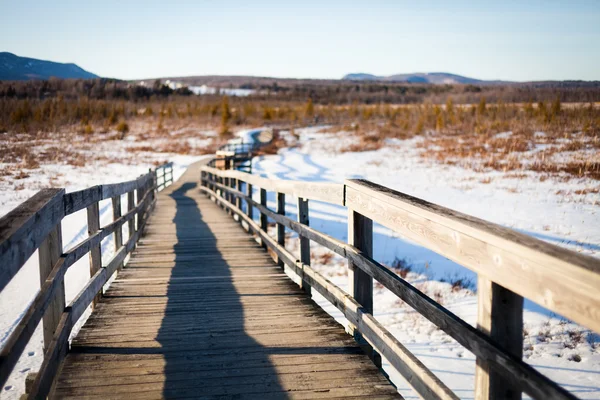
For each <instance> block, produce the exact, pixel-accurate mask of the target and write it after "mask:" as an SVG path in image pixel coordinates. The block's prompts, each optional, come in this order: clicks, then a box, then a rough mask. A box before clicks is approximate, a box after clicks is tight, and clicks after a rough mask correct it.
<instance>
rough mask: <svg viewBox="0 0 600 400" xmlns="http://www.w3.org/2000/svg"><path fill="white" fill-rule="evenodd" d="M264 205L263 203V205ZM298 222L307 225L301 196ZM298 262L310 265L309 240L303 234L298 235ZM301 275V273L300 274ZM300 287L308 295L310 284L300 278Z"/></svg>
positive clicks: (307, 221)
mask: <svg viewBox="0 0 600 400" xmlns="http://www.w3.org/2000/svg"><path fill="white" fill-rule="evenodd" d="M264 206H266V205H263V207H264ZM297 211H298V223H299V224H302V225H305V226H309V225H310V220H309V215H308V213H309V211H308V200H307V199H303V198H302V197H299V198H298V209H297ZM299 247H300V249H299V250H300V262H301V263H302V265H310V240H308V238H306V237H304V236H300V246H299ZM301 276H302V275H301ZM302 288H303V289H304V291H306V293H307V294H309V295H310V284H309V283H308V282H307V281H306V280H304V279H302Z"/></svg>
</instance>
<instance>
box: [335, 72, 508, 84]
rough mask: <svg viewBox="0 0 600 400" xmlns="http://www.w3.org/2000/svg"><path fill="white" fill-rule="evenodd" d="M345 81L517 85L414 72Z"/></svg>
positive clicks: (355, 76) (357, 75) (364, 75)
mask: <svg viewBox="0 0 600 400" xmlns="http://www.w3.org/2000/svg"><path fill="white" fill-rule="evenodd" d="M342 80H345V81H377V82H385V81H387V82H407V83H432V84H437V85H443V84H501V83H515V82H510V81H501V80H483V79H475V78H469V77H466V76H462V75H457V74H451V73H448V72H413V73H407V74H394V75H387V76H380V75H373V74H368V73H363V72H359V73H351V74H346V75H344V77H342Z"/></svg>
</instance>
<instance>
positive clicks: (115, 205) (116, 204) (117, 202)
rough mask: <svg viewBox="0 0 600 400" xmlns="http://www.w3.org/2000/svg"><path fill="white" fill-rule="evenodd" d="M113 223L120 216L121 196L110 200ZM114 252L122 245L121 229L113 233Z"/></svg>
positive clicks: (116, 229) (120, 227)
mask: <svg viewBox="0 0 600 400" xmlns="http://www.w3.org/2000/svg"><path fill="white" fill-rule="evenodd" d="M112 210H113V222H114V221H118V220H119V218H121V216H122V212H121V195H118V196H115V197H113V198H112ZM114 243H115V252H117V251H119V248H120V247H121V246H122V245H123V227H122V226H119V227H118V228H115V232H114Z"/></svg>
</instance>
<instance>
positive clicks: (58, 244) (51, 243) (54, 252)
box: [38, 222, 65, 350]
mask: <svg viewBox="0 0 600 400" xmlns="http://www.w3.org/2000/svg"><path fill="white" fill-rule="evenodd" d="M62 252H63V245H62V230H61V223H60V222H59V223H58V224H56V226H55V227H54V229H53V230H52V231H50V233H49V234H48V236H47V237H46V239H45V240H44V241H43V242H42V244H41V246H40V248H39V252H38V254H39V268H40V287H43V286H44V284H45V283H46V280H47V279H48V277H49V276H50V275H51V274H52V271H53V270H54V266H55V265H56V263H57V262H58V260H59V258H60V256H61V255H62ZM64 309H65V284H64V281H62V282H57V283H56V288H55V289H54V300H53V301H52V302H51V303H50V305H49V306H48V309H47V311H46V313H45V314H44V325H43V330H44V350H46V349H47V348H48V346H49V345H50V342H51V341H52V337H53V336H54V330H55V329H56V327H57V326H58V323H59V322H60V317H61V315H62V313H63V311H64Z"/></svg>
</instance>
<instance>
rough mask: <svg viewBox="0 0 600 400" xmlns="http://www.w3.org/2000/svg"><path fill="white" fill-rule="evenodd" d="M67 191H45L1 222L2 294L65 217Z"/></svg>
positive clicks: (0, 271) (18, 207) (0, 287)
mask: <svg viewBox="0 0 600 400" xmlns="http://www.w3.org/2000/svg"><path fill="white" fill-rule="evenodd" d="M64 193H65V191H64V189H42V190H40V191H39V192H38V193H36V194H35V195H34V196H33V197H31V198H30V199H29V200H27V201H25V202H23V203H21V204H20V205H19V206H17V207H16V208H15V209H14V210H12V211H11V212H9V213H8V214H6V215H5V216H3V217H2V218H0V290H2V289H4V287H5V286H6V285H7V284H8V282H10V280H11V279H12V278H13V277H14V276H15V274H16V273H17V272H18V271H19V270H20V269H21V267H22V266H23V264H24V263H25V261H27V259H28V258H29V257H31V255H32V254H33V253H34V252H35V251H36V250H37V249H38V248H39V247H40V245H41V244H42V242H43V241H44V239H46V236H47V235H48V233H50V231H51V230H52V229H54V227H55V226H56V224H58V222H59V221H60V220H61V219H62V218H63V216H64V206H63V195H64Z"/></svg>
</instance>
